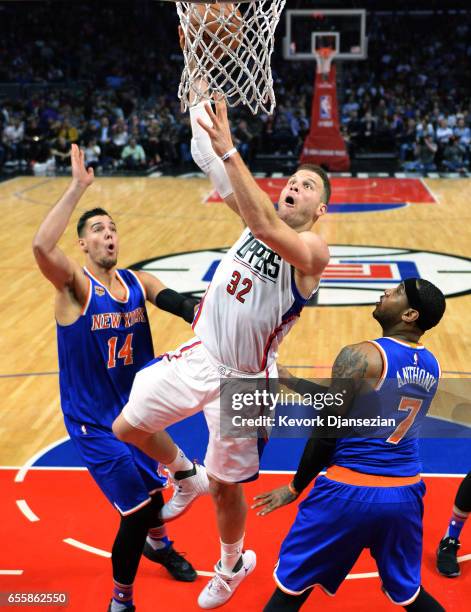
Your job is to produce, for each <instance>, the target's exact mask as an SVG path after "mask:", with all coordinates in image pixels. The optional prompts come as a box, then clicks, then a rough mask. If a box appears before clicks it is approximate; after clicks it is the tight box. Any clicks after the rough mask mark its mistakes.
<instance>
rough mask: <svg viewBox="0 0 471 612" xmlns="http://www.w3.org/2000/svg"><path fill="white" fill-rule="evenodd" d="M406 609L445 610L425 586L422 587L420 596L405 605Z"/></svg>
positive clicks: (427, 611) (432, 611) (422, 611)
mask: <svg viewBox="0 0 471 612" xmlns="http://www.w3.org/2000/svg"><path fill="white" fill-rule="evenodd" d="M404 609H405V610H408V611H409V612H445V608H444V607H443V606H442V605H441V604H439V603H438V601H437V600H436V599H434V598H433V597H432V596H431V595H429V593H427V591H426V590H425V589H424V588H423V587H420V592H419V595H418V597H417V598H416V599H415V600H414V601H413V602H412V603H411V604H409V605H408V606H404Z"/></svg>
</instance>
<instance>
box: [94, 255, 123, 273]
mask: <svg viewBox="0 0 471 612" xmlns="http://www.w3.org/2000/svg"><path fill="white" fill-rule="evenodd" d="M117 263H118V256H117V255H115V254H114V253H113V255H108V257H103V258H102V259H100V261H99V262H98V264H99V265H100V267H101V268H104V269H105V270H111V268H114V267H115V265H116V264H117Z"/></svg>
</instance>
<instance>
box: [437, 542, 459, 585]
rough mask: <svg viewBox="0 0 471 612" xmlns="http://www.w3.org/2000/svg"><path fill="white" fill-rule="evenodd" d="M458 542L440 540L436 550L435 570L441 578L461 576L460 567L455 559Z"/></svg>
mask: <svg viewBox="0 0 471 612" xmlns="http://www.w3.org/2000/svg"><path fill="white" fill-rule="evenodd" d="M459 547H460V541H459V540H457V539H456V538H450V537H447V538H443V540H440V544H439V545H438V550H437V570H438V571H439V572H440V574H441V575H442V576H447V577H448V578H454V577H455V576H459V575H460V574H461V570H460V566H459V565H458V560H457V558H456V555H457V552H458V548H459Z"/></svg>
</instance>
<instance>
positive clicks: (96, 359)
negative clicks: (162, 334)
mask: <svg viewBox="0 0 471 612" xmlns="http://www.w3.org/2000/svg"><path fill="white" fill-rule="evenodd" d="M85 274H86V275H87V277H88V279H89V281H90V285H89V293H88V298H87V302H86V303H85V305H84V308H83V310H82V313H81V316H80V317H79V318H78V319H77V321H75V322H74V323H72V324H71V325H59V324H57V344H58V353H59V385H60V395H61V406H62V410H63V412H64V414H65V415H66V416H67V417H69V418H71V419H73V420H75V421H77V422H79V423H83V424H87V423H90V424H94V425H100V426H102V427H106V428H111V425H112V423H113V421H114V419H115V418H116V417H117V416H118V414H119V413H120V412H121V409H122V407H123V406H124V405H125V404H126V403H127V401H128V399H129V393H130V391H131V386H132V382H133V380H134V376H135V375H136V373H137V372H138V371H139V370H140V369H141V368H142V367H143V366H144V365H146V364H147V363H148V362H149V361H151V360H152V359H153V357H154V349H153V345H152V335H151V331H150V327H149V320H148V316H147V311H146V307H145V300H146V296H145V289H144V287H143V286H142V284H141V282H140V281H139V279H138V278H137V276H136V275H135V274H134V272H132V271H131V270H116V276H117V278H118V280H119V281H120V283H121V284H122V285H123V287H124V288H125V290H126V297H125V299H124V300H121V299H118V298H116V297H114V296H113V295H112V294H111V293H110V292H109V291H108V289H107V288H106V287H105V286H104V285H102V284H101V283H100V282H99V281H98V280H97V279H96V278H94V276H93V275H92V274H91V273H90V272H89V271H88V270H87V269H86V268H85Z"/></svg>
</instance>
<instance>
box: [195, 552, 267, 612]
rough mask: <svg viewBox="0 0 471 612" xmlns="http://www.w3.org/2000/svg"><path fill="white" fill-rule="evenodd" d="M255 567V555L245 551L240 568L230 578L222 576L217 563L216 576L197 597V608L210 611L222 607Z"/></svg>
mask: <svg viewBox="0 0 471 612" xmlns="http://www.w3.org/2000/svg"><path fill="white" fill-rule="evenodd" d="M256 565H257V555H256V554H255V553H254V551H253V550H246V551H245V552H244V553H243V554H242V567H241V568H240V570H239V571H238V572H235V573H233V574H232V575H231V576H227V575H225V574H223V573H222V572H221V570H220V566H219V563H218V564H217V565H216V567H215V568H214V569H215V570H216V575H215V576H214V578H211V580H210V581H209V582H208V584H207V585H206V586H205V587H204V589H203V590H202V591H201V593H200V596H199V597H198V605H199V607H200V608H204V609H205V610H210V609H211V608H218V607H219V606H222V605H224V604H225V603H226V601H229V599H230V598H231V597H232V596H233V595H234V592H235V590H236V589H237V587H238V586H239V584H240V583H241V582H242V580H243V579H244V578H246V577H247V576H248V575H249V574H251V573H252V572H253V571H254V569H255V566H256Z"/></svg>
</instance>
